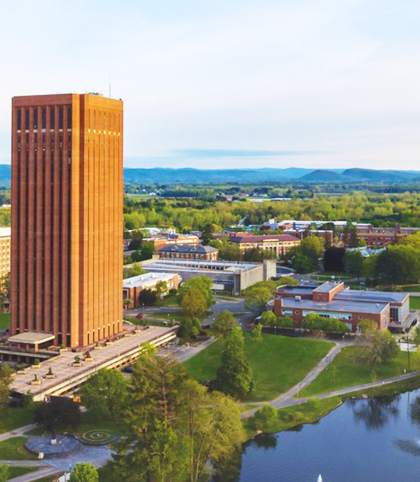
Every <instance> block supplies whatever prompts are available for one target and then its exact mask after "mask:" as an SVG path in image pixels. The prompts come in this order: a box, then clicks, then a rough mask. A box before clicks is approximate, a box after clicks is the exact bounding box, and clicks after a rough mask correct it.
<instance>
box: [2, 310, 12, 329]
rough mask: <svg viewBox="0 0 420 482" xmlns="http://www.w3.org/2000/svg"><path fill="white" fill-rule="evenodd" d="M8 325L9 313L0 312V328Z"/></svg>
mask: <svg viewBox="0 0 420 482" xmlns="http://www.w3.org/2000/svg"><path fill="white" fill-rule="evenodd" d="M9 326H10V313H0V330H4V329H5V328H9Z"/></svg>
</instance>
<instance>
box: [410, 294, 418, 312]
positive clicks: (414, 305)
mask: <svg viewBox="0 0 420 482" xmlns="http://www.w3.org/2000/svg"><path fill="white" fill-rule="evenodd" d="M410 310H420V296H410Z"/></svg>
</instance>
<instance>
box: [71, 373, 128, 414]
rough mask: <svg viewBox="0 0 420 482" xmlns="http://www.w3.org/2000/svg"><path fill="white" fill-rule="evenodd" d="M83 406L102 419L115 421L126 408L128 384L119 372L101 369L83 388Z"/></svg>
mask: <svg viewBox="0 0 420 482" xmlns="http://www.w3.org/2000/svg"><path fill="white" fill-rule="evenodd" d="M81 397H82V403H83V405H84V406H85V407H86V408H87V409H88V410H90V411H91V412H92V413H94V414H95V415H96V416H97V417H98V418H100V419H106V420H110V419H115V418H116V417H118V416H119V415H120V414H121V413H122V410H123V408H124V406H125V403H126V399H127V382H126V379H125V377H124V375H123V374H122V373H121V372H120V371H118V370H108V369H106V368H101V369H100V370H99V371H98V372H97V373H95V375H93V376H91V377H90V378H89V379H88V381H87V382H86V383H85V384H84V385H83V386H82V389H81Z"/></svg>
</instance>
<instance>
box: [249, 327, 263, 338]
mask: <svg viewBox="0 0 420 482" xmlns="http://www.w3.org/2000/svg"><path fill="white" fill-rule="evenodd" d="M251 339H252V340H254V341H262V339H263V337H262V325H260V324H258V325H255V326H254V328H252V331H251Z"/></svg>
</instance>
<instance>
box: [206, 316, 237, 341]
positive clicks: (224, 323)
mask: <svg viewBox="0 0 420 482" xmlns="http://www.w3.org/2000/svg"><path fill="white" fill-rule="evenodd" d="M237 324H238V322H237V321H236V318H235V317H234V316H233V314H232V313H231V312H230V311H228V310H224V311H222V312H220V313H219V314H218V315H217V316H216V318H215V320H214V323H213V325H212V330H213V333H214V334H215V336H216V338H223V339H226V338H227V337H228V336H229V334H230V333H231V331H232V330H233V328H234V327H235V326H237Z"/></svg>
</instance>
